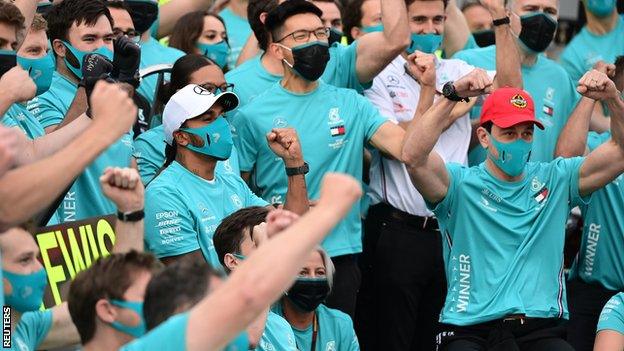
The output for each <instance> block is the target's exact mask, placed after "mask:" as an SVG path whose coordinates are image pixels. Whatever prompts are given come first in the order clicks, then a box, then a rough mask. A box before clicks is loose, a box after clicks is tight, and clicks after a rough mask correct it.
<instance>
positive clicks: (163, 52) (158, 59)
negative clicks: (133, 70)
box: [138, 37, 186, 105]
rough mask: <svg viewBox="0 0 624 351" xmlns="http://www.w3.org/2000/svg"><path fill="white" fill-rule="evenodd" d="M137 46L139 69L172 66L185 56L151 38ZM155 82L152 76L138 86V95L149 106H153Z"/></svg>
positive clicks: (156, 78) (156, 79)
mask: <svg viewBox="0 0 624 351" xmlns="http://www.w3.org/2000/svg"><path fill="white" fill-rule="evenodd" d="M139 45H140V46H141V64H140V68H141V69H144V68H147V67H150V66H154V65H160V64H173V63H175V62H176V60H177V59H179V58H180V57H182V56H184V55H186V54H185V53H184V52H182V51H180V50H178V49H175V48H171V47H168V46H163V45H161V44H160V43H159V42H158V41H157V40H156V39H154V38H152V37H150V38H149V40H148V41H142V42H140V43H139ZM168 77H169V75H168V74H167V75H165V79H169V78H168ZM157 82H158V75H157V74H153V75H151V76H149V77H147V78H145V79H142V80H141V85H139V89H138V91H139V94H141V96H143V97H144V98H145V99H147V101H149V103H150V105H153V104H154V94H155V92H156V83H157Z"/></svg>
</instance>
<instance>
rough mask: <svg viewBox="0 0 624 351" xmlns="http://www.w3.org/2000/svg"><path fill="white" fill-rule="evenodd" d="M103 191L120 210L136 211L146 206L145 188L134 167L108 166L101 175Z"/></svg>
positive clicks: (125, 211)
mask: <svg viewBox="0 0 624 351" xmlns="http://www.w3.org/2000/svg"><path fill="white" fill-rule="evenodd" d="M100 185H101V186H102V191H103V192H104V195H106V197H107V198H109V199H110V200H111V201H112V202H114V203H115V206H117V210H119V212H124V213H128V212H136V211H140V210H142V209H143V208H144V206H145V204H144V192H145V190H144V188H143V183H141V177H140V176H139V172H137V170H136V169H134V168H119V167H115V168H111V167H108V168H106V169H105V170H104V173H103V174H102V176H101V177H100Z"/></svg>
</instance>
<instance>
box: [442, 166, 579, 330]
mask: <svg viewBox="0 0 624 351" xmlns="http://www.w3.org/2000/svg"><path fill="white" fill-rule="evenodd" d="M583 160H584V159H583V158H581V157H576V158H570V159H562V158H558V159H556V160H554V161H552V162H550V163H532V162H530V163H528V164H527V166H526V167H525V171H524V172H525V173H524V177H523V179H522V180H520V181H517V182H504V181H501V180H499V179H497V178H495V177H494V176H493V175H491V174H490V173H489V171H488V170H487V168H486V166H485V163H482V164H481V165H479V166H475V167H471V168H467V167H464V166H461V165H458V164H455V163H447V164H446V168H447V170H448V174H449V178H450V180H449V187H448V193H447V194H446V197H445V198H444V199H443V200H442V201H441V202H439V203H438V204H437V205H431V204H430V206H431V209H432V210H433V212H434V213H435V214H436V217H437V218H438V221H439V224H440V232H441V233H442V235H443V240H442V241H443V248H444V261H445V271H446V277H447V282H448V291H447V297H446V301H445V304H444V308H443V310H442V314H441V316H440V321H441V322H443V323H447V324H453V325H460V326H464V325H474V324H478V323H484V322H487V321H492V320H496V319H500V318H504V317H505V316H509V315H514V314H524V315H526V316H527V317H535V318H567V317H568V311H567V302H566V292H565V284H564V283H565V282H564V274H563V273H564V272H563V269H564V265H563V244H564V239H565V223H566V220H567V218H568V214H569V213H570V210H571V208H573V207H575V206H577V205H581V204H583V203H585V201H586V199H583V198H581V196H580V195H579V188H578V187H579V185H578V181H579V170H580V167H581V165H582V163H583Z"/></svg>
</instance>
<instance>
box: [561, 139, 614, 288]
mask: <svg viewBox="0 0 624 351" xmlns="http://www.w3.org/2000/svg"><path fill="white" fill-rule="evenodd" d="M609 139H611V133H610V132H606V133H602V134H598V133H596V132H590V133H589V136H588V138H587V146H588V147H589V150H590V151H594V150H595V149H597V148H598V147H599V146H600V145H602V144H604V143H605V142H607V141H608V140H609ZM581 212H582V215H583V236H582V239H581V246H580V248H579V254H578V256H577V258H576V260H575V263H574V265H573V266H572V269H571V271H570V276H571V277H573V278H576V277H579V278H580V279H582V280H583V281H585V282H587V283H591V284H599V285H601V286H603V287H604V288H606V289H609V290H615V291H622V290H624V261H623V260H622V253H624V217H622V214H623V213H624V175H620V176H619V177H617V178H616V179H615V180H613V181H612V182H611V183H609V184H607V185H606V186H605V187H603V188H601V189H599V190H596V191H595V192H594V193H593V194H592V196H591V202H590V203H589V205H586V206H583V207H582V208H581Z"/></svg>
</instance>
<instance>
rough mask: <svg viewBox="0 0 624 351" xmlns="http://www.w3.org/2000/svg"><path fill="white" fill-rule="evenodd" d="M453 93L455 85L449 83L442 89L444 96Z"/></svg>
mask: <svg viewBox="0 0 624 351" xmlns="http://www.w3.org/2000/svg"><path fill="white" fill-rule="evenodd" d="M452 93H453V83H451V82H448V83H446V84H444V87H442V94H444V95H451V94H452Z"/></svg>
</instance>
